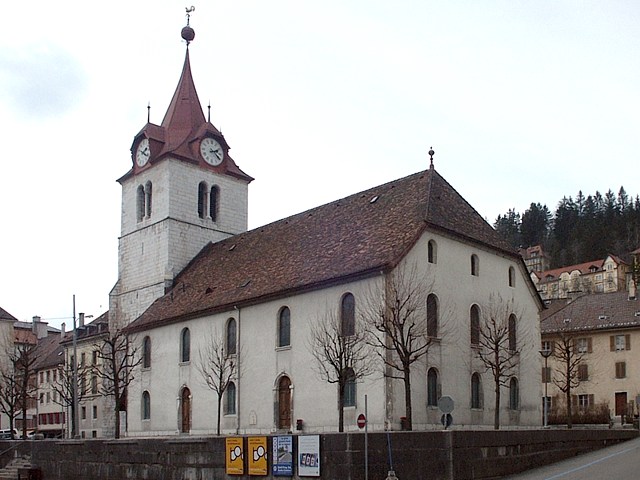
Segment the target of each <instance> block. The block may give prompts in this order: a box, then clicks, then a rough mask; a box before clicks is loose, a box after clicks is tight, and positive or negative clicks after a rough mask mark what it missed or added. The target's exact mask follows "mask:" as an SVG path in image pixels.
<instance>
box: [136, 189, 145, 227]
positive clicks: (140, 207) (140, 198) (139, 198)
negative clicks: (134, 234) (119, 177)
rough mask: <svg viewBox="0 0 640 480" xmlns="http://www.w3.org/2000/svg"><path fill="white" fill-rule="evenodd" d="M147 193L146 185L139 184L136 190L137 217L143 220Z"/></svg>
mask: <svg viewBox="0 0 640 480" xmlns="http://www.w3.org/2000/svg"><path fill="white" fill-rule="evenodd" d="M144 201H145V195H144V187H143V186H142V185H138V190H137V192H136V219H137V220H138V221H139V222H141V221H142V220H143V219H144V212H145V206H144Z"/></svg>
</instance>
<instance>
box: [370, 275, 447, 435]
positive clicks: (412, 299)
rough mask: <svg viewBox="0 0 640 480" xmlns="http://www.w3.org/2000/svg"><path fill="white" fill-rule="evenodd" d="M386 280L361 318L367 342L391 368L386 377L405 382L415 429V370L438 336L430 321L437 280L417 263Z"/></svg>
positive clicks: (409, 424)
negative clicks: (429, 305) (429, 304)
mask: <svg viewBox="0 0 640 480" xmlns="http://www.w3.org/2000/svg"><path fill="white" fill-rule="evenodd" d="M384 279H385V283H384V288H383V289H382V290H378V291H375V290H373V291H370V292H369V294H368V295H367V297H366V299H365V302H364V306H363V309H362V315H361V317H362V321H363V322H364V324H365V325H366V329H367V342H368V343H369V345H371V346H373V347H374V349H375V352H376V353H377V354H378V356H379V357H380V358H381V359H382V361H383V362H384V365H385V366H386V367H387V368H385V371H384V376H385V377H387V378H392V379H398V380H402V382H403V383H404V398H405V418H406V425H404V427H405V428H406V429H408V430H411V429H412V428H413V426H412V425H413V421H412V405H411V369H412V367H413V364H414V363H416V362H418V361H420V360H421V359H422V358H423V357H425V356H426V355H427V353H428V352H429V348H430V346H431V344H432V342H433V339H434V337H435V335H430V333H432V332H430V331H429V330H430V329H432V328H433V323H432V322H429V321H428V320H427V299H428V297H429V294H430V292H431V291H432V288H433V282H428V281H427V280H426V278H423V277H421V276H419V275H418V273H417V270H416V268H415V266H413V267H407V268H405V267H398V268H396V269H395V270H394V271H392V272H390V273H387V274H385V277H384ZM428 324H429V326H428ZM433 333H435V332H433Z"/></svg>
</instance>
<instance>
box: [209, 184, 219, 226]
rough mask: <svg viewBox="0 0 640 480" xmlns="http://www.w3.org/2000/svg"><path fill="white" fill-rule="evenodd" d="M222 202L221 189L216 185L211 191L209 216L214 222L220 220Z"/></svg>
mask: <svg viewBox="0 0 640 480" xmlns="http://www.w3.org/2000/svg"><path fill="white" fill-rule="evenodd" d="M219 204H220V189H219V188H218V187H216V186H215V185H214V186H213V187H211V192H210V193H209V216H210V217H211V220H213V221H214V222H217V221H218V209H219Z"/></svg>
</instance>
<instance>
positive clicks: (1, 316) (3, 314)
mask: <svg viewBox="0 0 640 480" xmlns="http://www.w3.org/2000/svg"><path fill="white" fill-rule="evenodd" d="M0 320H11V321H13V322H16V321H18V319H17V318H16V317H14V316H13V315H11V314H10V313H9V312H7V311H6V310H5V309H4V308H2V307H0Z"/></svg>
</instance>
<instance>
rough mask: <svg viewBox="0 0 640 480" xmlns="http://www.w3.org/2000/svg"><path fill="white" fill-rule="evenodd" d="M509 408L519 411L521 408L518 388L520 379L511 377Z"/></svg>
mask: <svg viewBox="0 0 640 480" xmlns="http://www.w3.org/2000/svg"><path fill="white" fill-rule="evenodd" d="M509 408H510V409H511V410H518V409H519V408H520V389H519V388H518V379H517V378H516V377H511V380H510V381H509Z"/></svg>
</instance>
